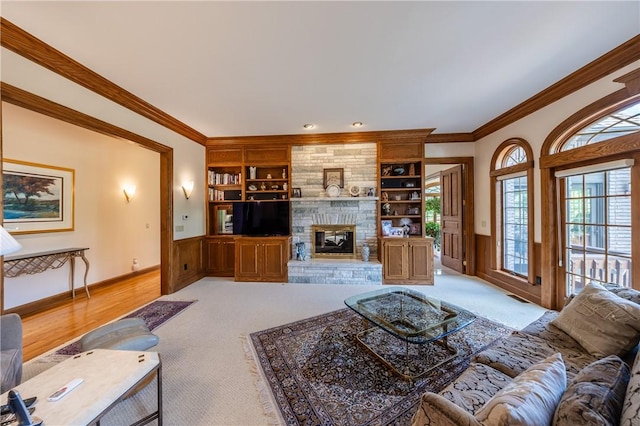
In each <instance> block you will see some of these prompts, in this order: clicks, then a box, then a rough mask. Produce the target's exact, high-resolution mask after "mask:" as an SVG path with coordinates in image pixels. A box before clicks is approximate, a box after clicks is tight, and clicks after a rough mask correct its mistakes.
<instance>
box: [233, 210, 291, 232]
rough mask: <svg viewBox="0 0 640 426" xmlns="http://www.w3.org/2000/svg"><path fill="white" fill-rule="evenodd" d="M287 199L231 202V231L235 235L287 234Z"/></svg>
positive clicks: (289, 230) (288, 228) (289, 228)
mask: <svg viewBox="0 0 640 426" xmlns="http://www.w3.org/2000/svg"><path fill="white" fill-rule="evenodd" d="M289 207H290V205H289V201H245V202H239V203H233V233H234V234H236V235H252V236H259V235H260V236H262V235H264V236H268V235H289V234H290V232H291V227H290V223H289V218H290V214H289Z"/></svg>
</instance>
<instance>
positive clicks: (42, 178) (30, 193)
mask: <svg viewBox="0 0 640 426" xmlns="http://www.w3.org/2000/svg"><path fill="white" fill-rule="evenodd" d="M74 191H75V170H74V169H69V168H65V167H57V166H50V165H46V164H38V163H31V162H26V161H20V160H11V159H7V158H5V159H4V160H3V162H2V194H3V197H4V198H3V217H4V227H5V229H6V230H7V231H9V232H10V233H12V234H35V233H45V232H66V231H73V230H74V205H75V200H74V197H75V195H74Z"/></svg>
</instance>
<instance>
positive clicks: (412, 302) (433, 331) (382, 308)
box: [344, 287, 476, 380]
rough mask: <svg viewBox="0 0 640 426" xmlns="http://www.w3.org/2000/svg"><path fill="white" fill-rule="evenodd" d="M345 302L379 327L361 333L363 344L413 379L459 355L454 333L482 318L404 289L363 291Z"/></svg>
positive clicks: (402, 373) (388, 288)
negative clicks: (451, 342) (450, 340)
mask: <svg viewBox="0 0 640 426" xmlns="http://www.w3.org/2000/svg"><path fill="white" fill-rule="evenodd" d="M344 303H345V304H346V305H347V306H348V307H350V308H351V309H353V310H354V311H356V312H357V313H358V314H360V315H361V316H362V317H363V318H365V319H366V320H368V321H369V322H371V323H373V324H374V325H375V327H372V328H369V329H368V330H365V331H363V332H360V333H358V335H357V336H356V338H357V340H358V342H359V343H360V344H362V345H363V346H364V347H365V348H366V349H367V350H369V351H370V352H371V353H372V354H373V355H374V356H376V357H377V358H378V359H379V360H380V361H382V362H383V363H384V364H385V365H386V366H388V367H389V368H390V369H391V370H392V371H393V372H395V373H397V374H398V375H400V376H401V377H403V378H404V379H407V380H414V379H417V378H419V377H421V376H423V375H425V374H426V373H428V372H429V371H431V370H433V369H434V368H436V367H438V366H440V365H442V364H444V363H445V362H447V361H449V360H451V359H453V358H454V357H455V356H456V355H457V354H458V350H457V349H456V348H455V347H452V346H451V345H450V344H449V341H448V336H449V335H450V334H451V333H455V332H456V331H458V330H460V329H462V328H463V327H466V326H467V325H469V324H471V323H472V322H473V321H475V319H476V316H475V315H474V314H472V313H471V312H469V311H467V310H465V309H462V308H460V307H457V306H455V305H451V304H449V303H446V302H443V301H440V300H437V299H434V298H431V297H427V296H425V295H424V294H422V293H419V292H417V291H414V290H411V289H407V288H403V287H386V288H383V289H380V290H375V291H371V292H368V293H364V294H359V295H356V296H352V297H349V298H347V299H345V301H344ZM380 334H382V336H381V335H380ZM415 345H419V346H425V345H437V347H423V348H420V347H419V346H418V347H415ZM425 357H427V358H430V359H424V358H425Z"/></svg>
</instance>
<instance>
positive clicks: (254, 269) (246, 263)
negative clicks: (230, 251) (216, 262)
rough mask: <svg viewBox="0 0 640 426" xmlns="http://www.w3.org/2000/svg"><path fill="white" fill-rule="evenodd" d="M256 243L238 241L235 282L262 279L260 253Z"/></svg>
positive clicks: (236, 245) (236, 246) (236, 244)
mask: <svg viewBox="0 0 640 426" xmlns="http://www.w3.org/2000/svg"><path fill="white" fill-rule="evenodd" d="M259 248H260V247H259V244H258V243H257V242H256V241H252V240H244V239H237V240H236V243H235V257H236V259H235V260H236V261H235V280H236V281H258V280H259V279H260V252H259Z"/></svg>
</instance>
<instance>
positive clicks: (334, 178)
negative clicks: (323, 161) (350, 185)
mask: <svg viewBox="0 0 640 426" xmlns="http://www.w3.org/2000/svg"><path fill="white" fill-rule="evenodd" d="M322 185H323V186H324V188H325V189H326V188H327V186H329V185H338V186H339V187H340V188H344V169H324V175H323V181H322Z"/></svg>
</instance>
